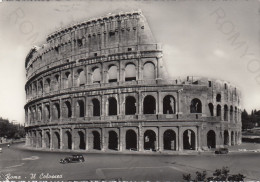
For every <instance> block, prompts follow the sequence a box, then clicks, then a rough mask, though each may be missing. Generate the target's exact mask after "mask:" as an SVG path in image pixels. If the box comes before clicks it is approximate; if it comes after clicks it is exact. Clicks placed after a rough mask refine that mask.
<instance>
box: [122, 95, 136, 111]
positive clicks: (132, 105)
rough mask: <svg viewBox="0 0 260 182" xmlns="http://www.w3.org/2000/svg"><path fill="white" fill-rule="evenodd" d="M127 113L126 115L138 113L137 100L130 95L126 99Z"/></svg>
mask: <svg viewBox="0 0 260 182" xmlns="http://www.w3.org/2000/svg"><path fill="white" fill-rule="evenodd" d="M125 114H126V115H134V114H136V100H135V98H134V97H132V96H128V97H126V99H125Z"/></svg>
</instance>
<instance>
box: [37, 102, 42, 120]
mask: <svg viewBox="0 0 260 182" xmlns="http://www.w3.org/2000/svg"><path fill="white" fill-rule="evenodd" d="M38 120H39V121H41V120H42V107H41V106H39V107H38Z"/></svg>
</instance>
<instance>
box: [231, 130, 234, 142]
mask: <svg viewBox="0 0 260 182" xmlns="http://www.w3.org/2000/svg"><path fill="white" fill-rule="evenodd" d="M234 137H235V136H234V132H233V131H231V145H235V142H234V141H235V138H234Z"/></svg>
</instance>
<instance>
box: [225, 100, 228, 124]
mask: <svg viewBox="0 0 260 182" xmlns="http://www.w3.org/2000/svg"><path fill="white" fill-rule="evenodd" d="M224 121H228V106H227V105H226V104H225V105H224Z"/></svg>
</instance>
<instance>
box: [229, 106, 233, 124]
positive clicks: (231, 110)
mask: <svg viewBox="0 0 260 182" xmlns="http://www.w3.org/2000/svg"><path fill="white" fill-rule="evenodd" d="M229 112H230V121H233V107H232V106H230V111H229Z"/></svg>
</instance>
